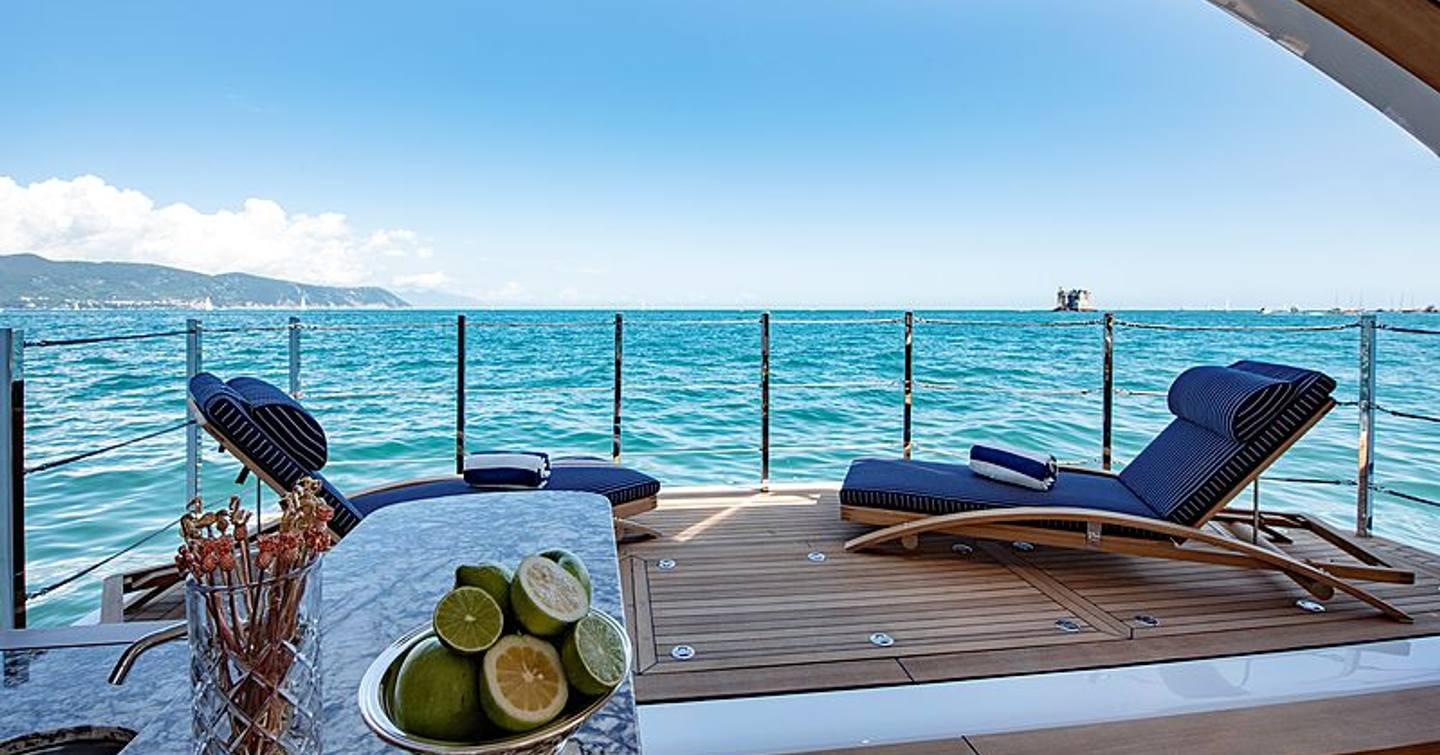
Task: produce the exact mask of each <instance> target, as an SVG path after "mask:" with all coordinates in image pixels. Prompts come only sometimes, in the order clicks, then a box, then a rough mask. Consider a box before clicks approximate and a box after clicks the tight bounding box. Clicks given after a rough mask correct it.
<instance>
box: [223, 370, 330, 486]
mask: <svg viewBox="0 0 1440 755" xmlns="http://www.w3.org/2000/svg"><path fill="white" fill-rule="evenodd" d="M229 385H230V387H231V388H233V389H235V392H236V393H239V394H240V395H241V396H244V397H245V400H246V401H247V402H249V404H250V415H251V416H252V417H254V418H255V423H256V424H258V425H260V426H261V427H263V428H265V431H266V432H268V433H270V437H271V438H274V439H275V441H276V442H277V443H279V444H280V445H281V446H283V447H284V448H285V450H286V451H289V452H290V455H291V456H292V457H294V459H295V461H297V462H300V465H301V466H303V467H305V468H306V469H308V470H310V471H312V472H314V471H316V470H320V469H324V468H325V462H326V460H327V459H328V457H329V454H330V446H329V444H328V443H327V442H326V440H325V430H324V428H322V427H320V422H319V421H318V420H316V419H315V417H314V416H313V415H311V414H310V412H308V411H305V407H303V406H301V405H300V402H298V401H296V400H295V399H293V398H291V397H290V394H288V393H286V392H285V391H282V390H280V389H279V388H276V387H275V386H273V385H271V384H269V383H267V382H265V381H264V380H260V379H259V378H252V377H237V378H231V379H230V382H229Z"/></svg>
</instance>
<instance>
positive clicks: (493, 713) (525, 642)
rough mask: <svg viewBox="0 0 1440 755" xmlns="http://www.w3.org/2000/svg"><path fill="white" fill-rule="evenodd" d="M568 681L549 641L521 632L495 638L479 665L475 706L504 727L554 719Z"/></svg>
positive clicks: (517, 727)
mask: <svg viewBox="0 0 1440 755" xmlns="http://www.w3.org/2000/svg"><path fill="white" fill-rule="evenodd" d="M569 699H570V685H569V684H567V683H566V681H565V671H564V669H562V668H561V665H560V654H559V653H557V652H555V648H554V646H552V645H551V644H550V643H548V642H546V641H544V640H542V639H539V638H538V637H529V636H526V635H523V634H511V635H506V636H505V637H502V638H500V641H499V642H497V643H495V647H492V648H490V649H489V650H487V651H486V652H485V660H484V661H482V662H481V664H480V708H481V709H482V710H484V711H485V715H486V717H488V718H489V719H490V721H491V722H492V723H494V724H495V725H496V726H499V727H500V728H502V729H504V730H506V731H529V730H531V729H534V728H536V727H538V726H544V725H545V724H547V723H550V722H551V721H553V720H555V717H556V716H558V715H560V712H561V711H563V710H565V703H566V702H567V701H569Z"/></svg>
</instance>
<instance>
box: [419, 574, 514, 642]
mask: <svg viewBox="0 0 1440 755" xmlns="http://www.w3.org/2000/svg"><path fill="white" fill-rule="evenodd" d="M431 622H432V623H433V624H434V627H435V636H436V637H438V638H440V642H442V643H444V644H445V647H447V648H450V649H451V650H453V651H455V652H457V653H460V654H462V655H479V654H480V653H483V652H485V651H486V650H488V649H489V648H490V646H491V645H494V644H495V640H498V639H500V631H501V630H502V629H504V628H505V614H504V612H502V611H501V610H500V606H499V605H498V604H497V603H496V602H495V599H494V598H492V597H490V595H489V593H487V592H485V591H484V590H482V589H480V588H478V587H457V588H455V589H454V590H451V591H450V592H448V593H445V597H443V598H441V599H440V602H439V603H436V604H435V613H434V614H433V615H432V616H431Z"/></svg>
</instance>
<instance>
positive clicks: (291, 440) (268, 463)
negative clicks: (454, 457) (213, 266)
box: [190, 372, 660, 535]
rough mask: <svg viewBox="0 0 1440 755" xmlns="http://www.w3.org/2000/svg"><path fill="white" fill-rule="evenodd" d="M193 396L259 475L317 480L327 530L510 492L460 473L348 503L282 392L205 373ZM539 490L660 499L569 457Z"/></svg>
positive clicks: (555, 463) (308, 425) (654, 488)
mask: <svg viewBox="0 0 1440 755" xmlns="http://www.w3.org/2000/svg"><path fill="white" fill-rule="evenodd" d="M190 398H191V399H192V401H193V402H194V404H195V408H196V410H197V411H198V412H199V414H200V417H201V419H202V420H203V421H204V424H205V426H206V428H207V429H208V430H209V431H210V432H211V433H213V434H215V435H217V436H219V437H222V438H224V439H225V442H226V443H228V444H229V445H230V446H231V447H233V448H234V449H235V450H236V451H237V452H238V453H240V454H243V455H244V457H245V458H246V460H247V461H248V462H249V463H250V464H251V465H253V466H254V468H255V469H256V471H258V472H260V473H262V474H263V475H265V476H266V477H268V478H269V479H271V480H273V481H274V482H275V483H276V484H277V485H279V486H281V487H283V488H285V489H290V488H293V487H294V486H295V484H296V483H298V482H299V481H300V480H301V479H303V478H305V477H311V478H314V479H315V480H316V481H318V482H319V483H320V485H321V489H320V496H321V497H322V498H324V499H325V501H326V502H327V503H328V504H330V506H331V507H332V508H333V509H335V516H334V518H333V519H331V520H330V528H331V529H332V530H334V531H335V532H336V533H337V534H339V535H344V534H346V533H348V532H349V531H350V530H351V529H353V528H354V527H355V526H356V525H357V524H359V523H360V520H361V519H363V518H364V517H365V516H366V515H368V514H370V513H371V512H373V511H376V510H377V509H380V508H383V507H385V506H389V505H391V504H396V503H402V502H405V501H416V500H422V499H427V498H439V497H442V496H448V495H460V494H465V493H484V492H497V491H499V490H513V488H484V487H473V486H471V485H469V484H467V483H466V482H465V481H464V480H463V479H462V478H461V477H460V476H458V475H457V476H455V477H454V478H447V479H444V480H433V481H425V482H419V483H415V484H409V485H406V484H401V485H395V486H393V487H389V488H385V489H382V490H377V491H375V492H374V493H370V494H368V495H361V496H357V497H355V498H354V499H351V498H347V497H346V496H345V494H344V493H341V492H340V490H339V489H338V488H336V487H335V486H334V485H332V484H331V483H330V481H329V480H327V479H325V475H324V474H322V473H321V471H320V468H321V467H323V466H324V465H325V462H326V461H327V457H328V448H327V443H326V439H325V436H324V431H323V430H321V429H320V424H319V423H318V422H316V421H315V420H314V417H312V416H311V415H310V414H309V412H307V411H306V410H305V409H304V408H303V407H301V406H300V404H299V403H297V402H296V401H294V399H291V398H289V397H288V396H286V395H285V394H284V392H283V391H281V390H280V389H278V388H276V387H275V386H273V385H270V384H269V383H266V382H264V381H261V380H256V379H253V378H234V379H232V380H230V381H229V382H225V381H222V380H220V379H219V378H218V377H216V376H214V375H212V374H210V373H203V372H202V373H200V374H199V375H196V376H195V377H194V378H192V379H191V381H190ZM537 489H539V490H562V491H574V492H585V493H596V494H598V495H603V496H605V497H606V498H608V499H609V500H610V504H611V505H612V506H617V505H620V504H624V503H630V502H632V501H638V500H642V499H645V498H649V497H651V496H654V495H656V494H658V493H659V492H660V481H659V480H656V479H655V478H654V477H651V476H649V475H647V474H644V473H641V472H637V471H635V470H633V469H629V468H627V467H621V466H617V465H615V464H612V463H610V462H609V461H606V460H604V459H599V458H595V457H566V458H558V459H554V460H552V463H551V467H550V477H549V479H548V481H547V482H546V484H545V485H544V487H542V488H537Z"/></svg>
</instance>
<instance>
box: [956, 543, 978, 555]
mask: <svg viewBox="0 0 1440 755" xmlns="http://www.w3.org/2000/svg"><path fill="white" fill-rule="evenodd" d="M950 552H951V553H954V554H956V555H960V556H968V555H970V554H971V553H974V552H975V549H974V548H972V547H970V546H968V545H966V544H964V543H955V544H954V545H952V546H950Z"/></svg>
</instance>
